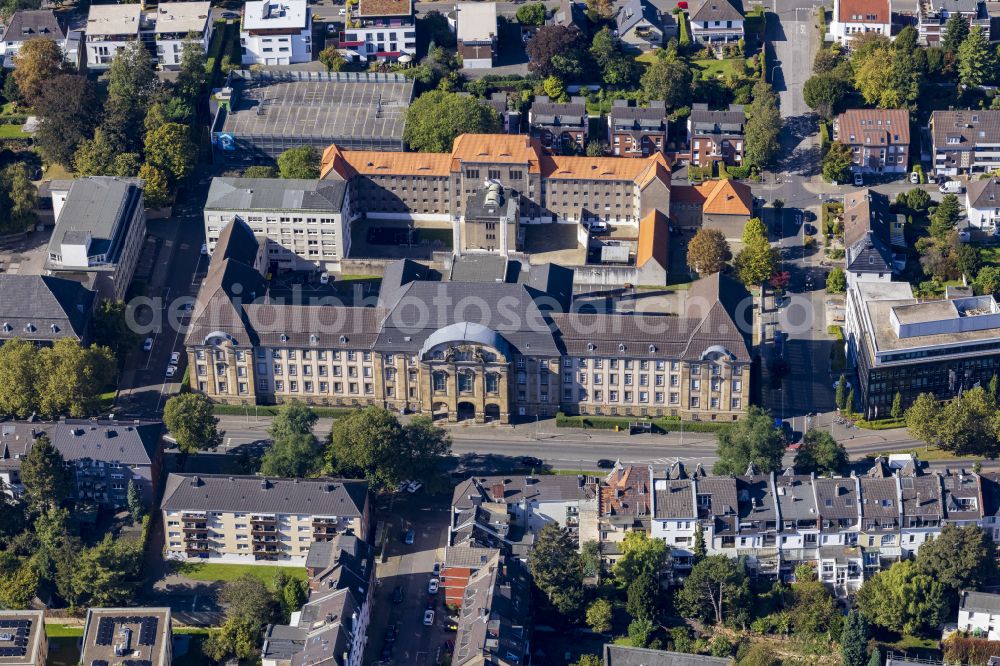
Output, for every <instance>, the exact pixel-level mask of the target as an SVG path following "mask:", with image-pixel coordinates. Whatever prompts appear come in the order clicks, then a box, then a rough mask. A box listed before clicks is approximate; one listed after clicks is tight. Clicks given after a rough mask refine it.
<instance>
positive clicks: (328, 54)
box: [319, 46, 347, 72]
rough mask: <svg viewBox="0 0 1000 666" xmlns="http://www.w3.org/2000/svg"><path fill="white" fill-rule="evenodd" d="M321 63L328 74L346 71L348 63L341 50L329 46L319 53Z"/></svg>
mask: <svg viewBox="0 0 1000 666" xmlns="http://www.w3.org/2000/svg"><path fill="white" fill-rule="evenodd" d="M319 61H320V62H321V63H323V66H324V67H326V71H328V72H339V71H340V70H342V69H344V66H345V65H346V64H347V61H346V60H344V56H342V55H340V49H338V48H337V47H336V46H328V47H326V48H325V49H323V50H322V51H320V52H319Z"/></svg>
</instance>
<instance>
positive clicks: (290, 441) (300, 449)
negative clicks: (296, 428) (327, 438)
mask: <svg viewBox="0 0 1000 666" xmlns="http://www.w3.org/2000/svg"><path fill="white" fill-rule="evenodd" d="M318 448H319V446H318V445H317V443H316V438H315V437H313V435H312V433H295V434H291V435H285V436H283V437H280V438H277V439H275V440H274V443H273V444H272V445H271V447H270V448H269V449H268V450H267V452H266V453H264V456H263V458H261V464H260V473H261V474H263V475H264V476H287V477H294V478H303V477H306V476H308V475H309V473H310V472H312V471H313V469H314V468H315V466H316V460H317V456H316V453H317V450H318Z"/></svg>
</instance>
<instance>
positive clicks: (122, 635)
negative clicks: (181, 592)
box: [80, 607, 173, 666]
mask: <svg viewBox="0 0 1000 666" xmlns="http://www.w3.org/2000/svg"><path fill="white" fill-rule="evenodd" d="M172 661H173V626H172V623H171V618H170V609H169V608H135V607H133V608H91V609H89V610H88V611H87V619H86V622H85V623H84V625H83V638H82V639H81V642H80V663H81V664H92V665H93V664H117V663H123V664H124V663H130V664H134V663H140V664H144V665H145V666H170V664H171V663H172Z"/></svg>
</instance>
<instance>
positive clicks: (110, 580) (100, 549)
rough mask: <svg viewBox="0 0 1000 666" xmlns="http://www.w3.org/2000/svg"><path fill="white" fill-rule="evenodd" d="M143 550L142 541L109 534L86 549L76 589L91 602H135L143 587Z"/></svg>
mask: <svg viewBox="0 0 1000 666" xmlns="http://www.w3.org/2000/svg"><path fill="white" fill-rule="evenodd" d="M141 565H142V551H141V549H140V548H139V547H138V542H136V541H131V540H126V539H115V538H113V537H112V536H111V535H110V534H105V535H104V539H103V540H102V541H100V542H99V543H98V544H97V545H95V546H94V547H92V548H85V549H83V550H82V551H81V552H80V554H79V557H78V559H77V564H76V567H75V568H74V571H73V578H72V580H73V589H74V590H75V593H76V595H77V596H78V598H79V599H80V600H81V601H82V602H84V603H87V604H88V605H91V606H109V607H114V606H128V605H131V603H132V601H133V599H134V598H135V594H136V592H137V591H138V589H139V578H140V569H141Z"/></svg>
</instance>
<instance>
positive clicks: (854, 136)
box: [836, 109, 910, 146]
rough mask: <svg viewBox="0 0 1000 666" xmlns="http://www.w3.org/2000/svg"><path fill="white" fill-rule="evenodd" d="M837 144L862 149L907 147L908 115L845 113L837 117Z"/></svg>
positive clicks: (886, 111)
mask: <svg viewBox="0 0 1000 666" xmlns="http://www.w3.org/2000/svg"><path fill="white" fill-rule="evenodd" d="M836 124H837V141H838V142H840V143H845V144H848V145H862V146H895V145H901V146H908V145H909V144H910V112H909V111H908V110H906V109H848V110H847V111H844V112H843V113H842V114H840V115H839V116H837V119H836Z"/></svg>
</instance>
